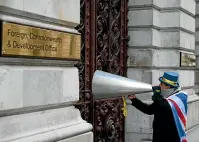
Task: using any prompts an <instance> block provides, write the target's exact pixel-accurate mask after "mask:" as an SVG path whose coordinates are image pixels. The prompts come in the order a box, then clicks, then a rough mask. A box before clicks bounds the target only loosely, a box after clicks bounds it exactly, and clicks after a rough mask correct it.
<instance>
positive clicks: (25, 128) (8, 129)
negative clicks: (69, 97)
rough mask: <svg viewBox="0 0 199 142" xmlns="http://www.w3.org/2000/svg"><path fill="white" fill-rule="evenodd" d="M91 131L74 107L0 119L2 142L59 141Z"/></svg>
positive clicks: (0, 138)
mask: <svg viewBox="0 0 199 142" xmlns="http://www.w3.org/2000/svg"><path fill="white" fill-rule="evenodd" d="M11 122H12V123H11ZM91 130H92V125H91V124H88V123H87V122H85V121H84V120H82V118H81V115H80V112H79V110H78V109H76V108H74V107H67V108H60V109H54V110H47V111H42V112H35V113H29V114H23V115H14V116H8V117H1V118H0V142H7V141H9V142H37V141H38V140H39V141H46V142H51V141H59V140H63V139H67V138H70V137H73V136H77V135H80V134H84V133H87V132H89V131H91Z"/></svg>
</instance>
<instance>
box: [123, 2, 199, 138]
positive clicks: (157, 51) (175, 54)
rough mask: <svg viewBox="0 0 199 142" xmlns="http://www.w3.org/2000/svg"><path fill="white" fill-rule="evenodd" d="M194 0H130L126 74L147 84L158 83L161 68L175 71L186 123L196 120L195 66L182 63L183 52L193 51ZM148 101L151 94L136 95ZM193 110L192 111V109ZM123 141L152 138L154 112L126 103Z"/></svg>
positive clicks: (191, 123) (192, 52) (193, 122)
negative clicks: (184, 99) (184, 102)
mask: <svg viewBox="0 0 199 142" xmlns="http://www.w3.org/2000/svg"><path fill="white" fill-rule="evenodd" d="M194 16H195V0H189V1H187V0H173V1H168V0H150V1H149V0H129V36H130V42H129V49H128V56H129V58H128V63H127V64H128V72H127V74H128V77H129V78H132V79H135V80H138V81H143V82H146V83H150V84H159V81H158V78H159V77H160V76H162V75H163V72H164V71H177V72H179V74H180V85H181V87H182V88H183V89H186V91H187V92H188V93H189V101H190V104H189V114H188V126H187V129H190V128H192V127H194V126H196V125H197V124H198V123H199V119H198V116H199V114H198V108H197V106H198V103H199V102H198V97H197V96H196V95H195V92H194V90H193V89H192V88H193V87H194V85H195V82H194V81H195V74H194V69H195V67H190V65H188V67H184V66H185V65H184V64H183V63H182V62H183V61H184V60H183V61H182V56H183V55H185V56H186V55H188V56H189V55H194V51H195V36H194V34H195V18H194ZM138 97H139V98H140V99H142V100H143V101H146V102H148V103H151V94H142V95H139V96H138ZM193 111H195V112H196V113H195V114H193V113H192V112H193ZM128 113H129V114H128V116H127V119H126V142H140V141H144V140H149V141H151V140H152V137H151V136H152V135H151V134H152V121H153V116H148V115H145V114H143V113H141V112H140V111H138V110H137V109H135V108H134V107H132V106H131V104H130V102H129V105H128Z"/></svg>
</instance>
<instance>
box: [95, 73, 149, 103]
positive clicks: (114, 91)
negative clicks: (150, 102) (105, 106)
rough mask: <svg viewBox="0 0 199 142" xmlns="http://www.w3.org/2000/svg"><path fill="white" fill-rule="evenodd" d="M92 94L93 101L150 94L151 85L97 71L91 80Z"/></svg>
mask: <svg viewBox="0 0 199 142" xmlns="http://www.w3.org/2000/svg"><path fill="white" fill-rule="evenodd" d="M92 92H93V94H94V97H95V99H103V98H113V97H120V96H126V95H131V94H139V93H147V92H152V85H150V84H147V83H143V82H139V81H135V80H132V79H129V78H126V77H122V76H118V75H115V74H111V73H107V72H103V71H99V70H97V71H95V73H94V76H93V80H92Z"/></svg>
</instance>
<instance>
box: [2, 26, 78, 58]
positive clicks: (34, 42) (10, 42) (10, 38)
mask: <svg viewBox="0 0 199 142" xmlns="http://www.w3.org/2000/svg"><path fill="white" fill-rule="evenodd" d="M2 28H3V30H2V31H3V33H2V40H3V41H2V55H12V56H29V57H45V58H60V59H75V60H78V59H80V54H81V51H80V48H81V35H80V34H71V33H64V32H58V31H52V30H46V29H41V28H35V27H30V26H24V25H18V24H13V23H3V27H2Z"/></svg>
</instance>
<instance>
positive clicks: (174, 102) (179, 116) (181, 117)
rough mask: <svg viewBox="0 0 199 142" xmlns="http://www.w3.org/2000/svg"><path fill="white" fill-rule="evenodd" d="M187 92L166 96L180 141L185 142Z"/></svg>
mask: <svg viewBox="0 0 199 142" xmlns="http://www.w3.org/2000/svg"><path fill="white" fill-rule="evenodd" d="M187 98H188V97H187V93H185V92H178V93H176V94H174V95H172V96H169V97H168V98H167V101H168V102H169V105H170V106H171V109H172V112H173V117H174V120H175V124H176V128H177V130H178V134H179V137H180V142H187V138H186V132H185V129H186V123H187V110H188V105H187Z"/></svg>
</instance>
